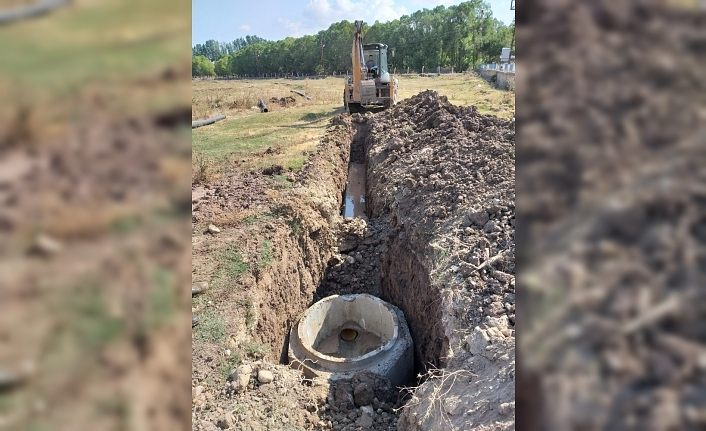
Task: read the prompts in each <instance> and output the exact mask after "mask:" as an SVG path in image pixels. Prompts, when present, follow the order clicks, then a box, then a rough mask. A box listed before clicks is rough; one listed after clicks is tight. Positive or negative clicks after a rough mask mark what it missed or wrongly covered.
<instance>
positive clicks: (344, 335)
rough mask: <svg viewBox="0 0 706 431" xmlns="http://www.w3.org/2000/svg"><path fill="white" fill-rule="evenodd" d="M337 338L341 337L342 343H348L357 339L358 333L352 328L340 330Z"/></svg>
mask: <svg viewBox="0 0 706 431" xmlns="http://www.w3.org/2000/svg"><path fill="white" fill-rule="evenodd" d="M339 336H340V337H341V340H343V341H348V342H351V341H355V339H356V338H358V331H356V330H355V329H353V328H343V329H341V332H340V333H339Z"/></svg>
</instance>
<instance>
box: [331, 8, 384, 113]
mask: <svg viewBox="0 0 706 431" xmlns="http://www.w3.org/2000/svg"><path fill="white" fill-rule="evenodd" d="M351 55H352V58H353V68H352V71H353V74H352V76H349V77H348V79H347V82H346V87H345V89H344V90H343V105H344V106H345V107H346V110H347V111H348V112H349V113H351V114H353V113H355V112H361V111H363V110H364V109H366V108H372V107H382V108H389V107H390V106H393V105H394V104H395V103H397V79H396V78H393V76H392V75H391V74H390V72H389V71H388V70H387V45H385V44H384V43H367V44H365V45H363V21H356V22H355V34H354V35H353V50H352V53H351Z"/></svg>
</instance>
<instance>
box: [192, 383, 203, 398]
mask: <svg viewBox="0 0 706 431" xmlns="http://www.w3.org/2000/svg"><path fill="white" fill-rule="evenodd" d="M203 390H204V387H203V386H201V385H199V386H196V387H195V388H193V389H192V390H191V397H192V398H196V397H198V396H199V395H201V394H202V393H203Z"/></svg>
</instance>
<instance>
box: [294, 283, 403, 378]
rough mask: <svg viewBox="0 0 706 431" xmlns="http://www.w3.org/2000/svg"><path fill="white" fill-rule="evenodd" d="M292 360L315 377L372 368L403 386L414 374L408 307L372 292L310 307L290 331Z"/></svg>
mask: <svg viewBox="0 0 706 431" xmlns="http://www.w3.org/2000/svg"><path fill="white" fill-rule="evenodd" d="M289 360H290V363H291V365H292V367H293V368H298V369H302V370H303V371H304V373H305V375H307V377H310V378H313V377H316V376H321V377H329V378H331V379H337V378H350V377H352V376H353V374H355V373H357V372H360V371H370V372H373V373H375V374H378V375H380V376H383V377H386V378H387V379H389V380H390V382H391V383H392V384H393V385H397V386H399V385H402V384H405V383H407V382H408V381H409V380H410V379H412V378H413V377H414V353H413V346H412V337H411V335H410V332H409V328H408V327H407V322H406V321H405V318H404V315H403V313H402V311H400V310H399V309H398V308H397V307H395V306H393V305H391V304H388V303H387V302H385V301H383V300H381V299H380V298H377V297H375V296H372V295H368V294H355V295H342V296H339V295H333V296H329V297H327V298H324V299H322V300H321V301H319V302H317V303H316V304H314V305H312V306H311V307H310V308H309V309H307V310H306V311H305V312H304V315H303V316H302V317H301V318H300V319H299V321H298V322H297V323H296V324H295V325H294V326H293V327H292V330H291V332H290V337H289Z"/></svg>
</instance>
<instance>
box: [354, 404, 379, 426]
mask: <svg viewBox="0 0 706 431" xmlns="http://www.w3.org/2000/svg"><path fill="white" fill-rule="evenodd" d="M360 413H361V414H360V417H359V418H358V420H357V421H355V424H356V426H359V427H361V428H363V429H370V427H372V426H373V417H374V415H375V412H374V411H373V408H372V407H370V406H364V407H361V408H360Z"/></svg>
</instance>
